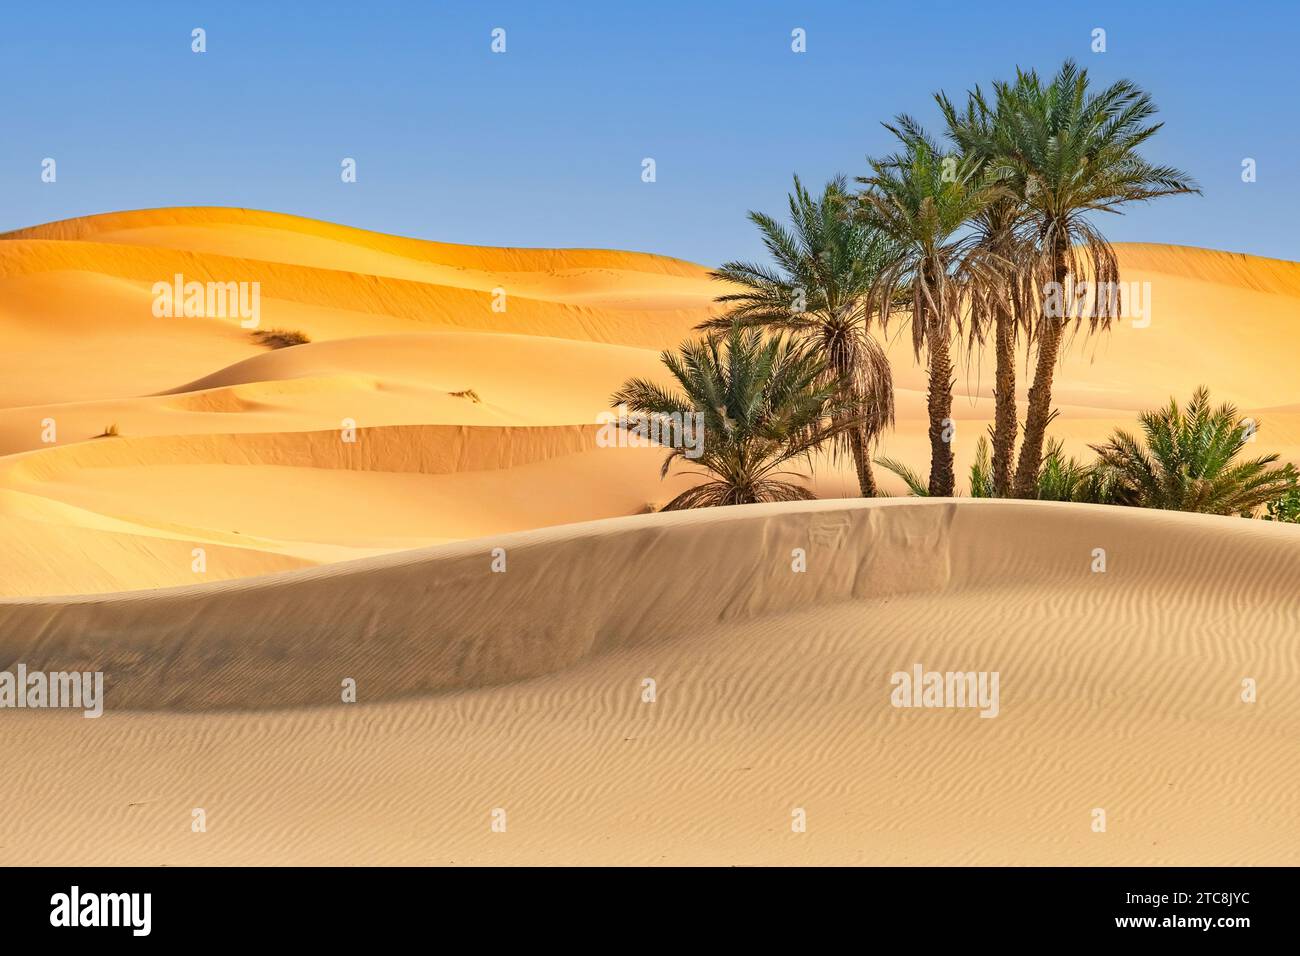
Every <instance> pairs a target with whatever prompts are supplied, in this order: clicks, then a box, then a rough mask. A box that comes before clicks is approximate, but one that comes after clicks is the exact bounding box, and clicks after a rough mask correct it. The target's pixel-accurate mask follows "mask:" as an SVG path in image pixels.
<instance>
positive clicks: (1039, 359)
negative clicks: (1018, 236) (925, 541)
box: [993, 60, 1200, 497]
mask: <svg viewBox="0 0 1300 956" xmlns="http://www.w3.org/2000/svg"><path fill="white" fill-rule="evenodd" d="M995 88H996V90H997V95H998V99H999V101H1005V106H1003V108H1004V109H1005V110H1006V111H1008V112H1009V113H1010V114H1013V120H1012V121H1011V122H1009V123H1006V124H998V125H997V126H996V129H997V130H998V135H997V136H996V138H995V143H996V145H997V153H998V156H997V158H996V159H995V160H994V161H993V172H994V174H995V175H996V176H997V177H998V178H999V179H1000V180H1006V181H1008V182H1009V183H1011V184H1012V187H1011V188H1012V190H1013V192H1015V193H1017V194H1018V195H1019V196H1021V197H1022V198H1023V201H1024V204H1025V212H1026V215H1027V225H1028V233H1029V236H1030V238H1031V239H1032V242H1033V244H1034V249H1035V251H1036V256H1035V260H1036V261H1035V262H1034V265H1033V268H1032V269H1031V270H1030V271H1031V273H1033V275H1032V276H1031V281H1032V282H1033V284H1034V285H1035V287H1036V288H1039V289H1042V288H1043V287H1045V286H1046V284H1047V283H1048V282H1051V283H1054V284H1055V288H1056V289H1057V290H1060V289H1062V288H1063V287H1064V286H1065V284H1066V279H1067V277H1068V276H1071V275H1073V276H1076V277H1084V278H1087V279H1088V280H1089V281H1092V282H1096V283H1115V282H1117V281H1118V279H1119V267H1118V264H1117V263H1116V260H1115V252H1114V249H1112V248H1111V246H1110V243H1109V242H1107V241H1106V239H1105V237H1104V236H1103V235H1102V234H1101V233H1100V232H1099V231H1098V230H1097V229H1096V228H1095V227H1094V226H1093V225H1092V224H1091V223H1090V222H1089V221H1088V219H1087V218H1086V215H1087V214H1088V213H1092V212H1119V211H1120V209H1121V207H1122V206H1124V205H1125V204H1127V203H1132V202H1144V201H1148V200H1151V199H1155V198H1156V197H1159V196H1169V195H1174V194H1177V193H1194V192H1199V191H1200V190H1199V189H1197V187H1196V184H1195V183H1194V182H1192V181H1191V180H1190V179H1189V178H1188V177H1187V175H1186V174H1185V173H1183V172H1181V171H1180V170H1177V169H1174V168H1173V167H1171V166H1153V165H1151V164H1150V163H1148V162H1147V161H1146V160H1144V159H1142V157H1141V156H1139V155H1138V153H1137V148H1138V147H1139V146H1140V145H1141V144H1142V143H1144V142H1145V141H1146V140H1148V139H1150V138H1151V137H1152V136H1153V135H1155V133H1156V131H1157V130H1159V129H1160V126H1161V124H1160V123H1150V122H1148V121H1149V120H1150V119H1151V117H1152V116H1154V115H1155V112H1156V107H1155V104H1154V103H1153V102H1152V101H1151V97H1150V96H1149V95H1148V94H1147V93H1145V92H1143V90H1142V89H1140V88H1139V87H1138V86H1136V85H1135V84H1133V83H1131V82H1129V81H1128V80H1120V81H1119V82H1117V83H1113V84H1112V85H1110V86H1109V87H1107V88H1106V89H1104V90H1102V91H1101V92H1099V93H1091V92H1089V89H1088V72H1087V71H1086V70H1080V69H1079V68H1078V67H1077V66H1076V65H1075V64H1074V62H1073V61H1068V60H1067V61H1066V63H1065V64H1064V65H1063V66H1062V67H1061V69H1060V71H1059V72H1058V73H1057V74H1056V76H1055V77H1054V78H1053V79H1052V81H1051V82H1050V83H1048V84H1047V85H1046V86H1044V85H1043V84H1042V83H1041V82H1040V80H1039V78H1038V75H1037V74H1036V73H1033V72H1029V73H1025V72H1021V71H1018V72H1017V78H1016V82H1015V83H1014V84H1006V83H999V84H996V85H995ZM1103 287H1104V286H1103ZM1054 311H1060V312H1062V314H1060V315H1053V314H1049V313H1051V312H1054ZM1071 311H1073V310H1069V309H1066V310H1060V309H1049V308H1048V307H1047V306H1046V305H1045V304H1044V306H1043V307H1042V308H1041V309H1040V310H1039V312H1040V314H1039V315H1038V316H1037V317H1035V319H1034V321H1033V322H1032V327H1031V338H1032V341H1033V342H1034V343H1035V344H1036V347H1037V355H1036V361H1035V367H1034V378H1033V384H1032V385H1031V386H1030V389H1029V407H1028V414H1027V416H1026V420H1025V432H1024V442H1023V444H1022V445H1021V448H1020V459H1019V462H1018V463H1017V466H1016V475H1015V482H1014V492H1015V494H1016V495H1017V496H1020V497H1033V494H1034V486H1035V482H1036V480H1037V475H1038V471H1039V466H1040V465H1041V463H1042V457H1043V440H1044V436H1045V434H1046V431H1047V426H1048V423H1049V422H1050V421H1051V418H1052V414H1053V412H1052V380H1053V376H1054V374H1055V369H1056V362H1057V359H1058V357H1059V353H1060V347H1061V338H1062V333H1063V332H1064V330H1065V328H1066V326H1067V324H1068V323H1069V322H1070V321H1071V316H1070V314H1069V313H1070V312H1071ZM1091 311H1092V313H1093V314H1092V315H1091V316H1090V317H1089V321H1088V330H1089V331H1090V332H1095V331H1097V330H1099V329H1104V328H1107V327H1108V326H1109V324H1110V320H1111V318H1112V316H1111V315H1110V314H1109V311H1110V310H1105V311H1104V312H1103V313H1102V314H1098V310H1097V309H1093V310H1091ZM1074 321H1075V322H1076V324H1079V323H1081V321H1082V316H1079V315H1075V316H1074Z"/></svg>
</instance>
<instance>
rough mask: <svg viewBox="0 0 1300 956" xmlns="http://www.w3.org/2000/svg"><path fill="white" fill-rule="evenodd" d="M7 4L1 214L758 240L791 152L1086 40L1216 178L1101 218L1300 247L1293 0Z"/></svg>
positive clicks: (845, 139)
mask: <svg viewBox="0 0 1300 956" xmlns="http://www.w3.org/2000/svg"><path fill="white" fill-rule="evenodd" d="M0 20H2V25H0V116H3V129H4V133H3V135H2V136H0V184H2V188H3V199H4V202H3V206H2V207H0V229H8V228H16V227H19V226H25V225H32V224H35V223H39V222H46V221H49V220H54V219H61V218H66V217H69V216H78V215H85V214H89V213H96V212H106V211H109V210H114V209H133V208H141V207H149V206H169V205H218V206H249V207H256V208H260V209H270V210H277V211H281V212H290V213H297V214H300V215H305V216H311V217H315V218H319V219H326V220H331V221H335V222H342V223H346V224H348V225H355V226H361V227H364V228H368V229H376V230H381V231H385V232H393V233H399V234H402V235H412V236H420V237H423V238H428V239H438V240H444V241H449V242H468V243H484V244H491V245H518V246H595V247H613V248H624V249H638V250H645V251H650V252H660V253H666V254H669V255H675V256H681V257H683V258H688V259H694V260H696V261H699V262H703V263H706V264H716V263H718V262H721V261H723V260H725V259H733V258H755V257H759V256H761V247H760V246H759V244H758V242H757V240H756V238H755V235H754V232H753V229H752V227H751V226H750V225H749V223H748V222H747V221H746V220H745V218H744V214H745V211H746V210H747V209H764V210H768V211H772V212H780V211H781V209H782V206H783V203H784V196H785V193H786V190H787V188H788V186H789V182H790V176H791V174H792V173H798V174H799V175H800V176H801V177H802V178H803V179H804V180H805V181H807V182H810V183H814V184H819V183H820V182H821V181H823V180H824V179H826V178H827V177H829V176H831V175H834V174H835V173H837V172H843V173H845V174H848V175H850V176H853V175H858V174H860V173H861V172H863V170H864V169H865V156H866V155H868V154H879V153H881V152H883V151H885V150H886V149H887V148H888V147H889V142H888V137H887V134H886V133H885V132H884V131H883V130H882V129H881V128H880V125H879V124H880V121H881V120H883V119H887V118H889V117H890V116H892V115H893V114H895V113H898V112H900V111H905V112H909V113H913V114H914V115H917V116H918V117H920V118H922V119H924V120H926V121H927V122H931V121H934V120H935V111H934V109H933V105H932V101H931V98H930V94H931V93H932V92H933V91H934V90H937V89H944V90H947V91H949V92H950V93H960V92H962V91H963V90H965V89H966V88H967V87H969V86H970V85H972V84H974V83H976V82H981V83H985V84H987V83H988V81H990V80H991V79H994V78H1002V77H1008V76H1009V75H1011V74H1012V72H1013V70H1014V68H1015V67H1016V66H1017V65H1021V66H1024V67H1031V66H1032V67H1036V68H1038V69H1039V70H1040V71H1041V72H1051V71H1052V70H1054V69H1055V68H1056V67H1057V66H1058V65H1059V64H1060V62H1061V61H1062V60H1063V59H1064V58H1066V57H1071V56H1072V57H1075V58H1076V59H1078V60H1079V61H1080V62H1081V63H1082V65H1084V66H1086V67H1087V68H1088V69H1089V70H1090V71H1091V73H1092V74H1093V76H1094V78H1095V80H1097V81H1110V80H1113V79H1117V78H1119V77H1128V78H1130V79H1133V80H1135V81H1136V82H1138V83H1139V84H1141V85H1142V86H1143V87H1145V88H1146V89H1147V90H1149V91H1150V92H1151V93H1152V94H1153V96H1154V97H1155V100H1156V102H1157V104H1158V105H1159V106H1160V108H1161V114H1162V118H1163V119H1164V120H1165V121H1166V123H1167V126H1166V128H1165V130H1163V131H1162V132H1161V133H1160V134H1158V136H1157V137H1156V139H1155V140H1154V141H1153V142H1152V145H1151V148H1150V149H1149V150H1148V155H1149V157H1150V158H1152V159H1154V160H1157V161H1161V162H1167V163H1171V164H1173V165H1176V166H1180V167H1182V168H1183V169H1185V170H1186V171H1188V172H1189V173H1191V174H1192V175H1193V176H1194V177H1195V178H1196V179H1197V180H1199V181H1200V183H1201V185H1202V188H1203V189H1204V191H1205V195H1204V197H1201V198H1197V197H1178V198H1171V199H1165V200H1161V201H1159V202H1157V203H1155V204H1153V205H1151V206H1148V207H1145V208H1136V209H1134V210H1133V211H1132V212H1131V213H1129V214H1128V215H1127V216H1124V217H1119V218H1117V217H1104V218H1103V221H1102V225H1103V228H1105V229H1106V231H1107V234H1108V235H1109V236H1110V237H1111V238H1112V239H1115V240H1145V241H1153V242H1176V243H1185V244H1188V245H1197V246H1208V247H1214V248H1220V249H1228V250H1231V251H1237V252H1250V253H1255V254H1259V255H1268V256H1275V257H1279V258H1290V259H1300V240H1297V231H1296V227H1295V224H1296V221H1297V219H1298V218H1300V3H1297V2H1296V0H1286V2H1281V0H1277V2H1271V0H1250V2H1245V3H1241V2H1237V3H1227V2H1220V3H1210V2H1204V0H1176V2H1175V0H1156V2H1145V0H1144V2H1137V0H1128V2H1123V3H1108V2H1089V3H1070V2H1061V0H1033V2H1014V3H1012V2H999V0H981V2H978V3H975V2H968V0H962V2H947V0H929V2H925V3H911V2H906V0H895V2H890V3H881V2H849V0H839V2H831V0H826V2H777V0H745V2H740V0H736V2H729V0H728V2H708V0H694V2H687V0H648V2H634V0H617V2H616V0H604V2H594V0H591V2H577V0H575V2H563V0H521V2H503V0H472V2H471V0H456V2H449V0H446V2H440V0H420V2H409V3H397V2H388V0H366V2H347V3H339V2H319V0H313V2H310V3H308V2H289V0H280V2H272V0H257V2H251V0H250V2H244V0H224V2H219V3H217V2H214V3H187V2H163V0H158V2H153V3H145V2H114V3H108V2H100V0H95V2H81V3H19V2H17V0H5V2H4V4H3V13H2V14H0ZM194 27H203V28H204V29H206V31H207V52H206V53H203V54H195V53H192V52H191V49H190V45H191V39H190V32H191V30H192V29H193V28H194ZM495 27H501V28H504V29H505V30H506V53H504V54H494V53H492V52H491V50H490V43H491V36H490V34H491V31H492V30H493V28H495ZM796 27H800V28H803V29H804V30H806V32H807V52H806V53H802V54H796V53H794V52H792V51H791V30H793V29H794V28H796ZM1095 27H1101V28H1104V29H1105V30H1106V40H1107V50H1106V52H1105V53H1093V52H1092V51H1091V43H1092V36H1091V33H1092V30H1093V29H1094V28H1095ZM45 157H52V158H54V159H55V160H56V161H57V164H58V165H57V176H58V178H57V182H55V183H52V184H51V183H43V182H41V177H40V173H41V161H42V160H43V159H44V158H45ZM344 157H353V158H355V159H356V161H357V180H358V181H357V182H356V183H351V184H345V183H343V182H342V181H341V179H340V161H341V160H342V159H343V158H344ZM645 157H652V158H654V160H655V162H656V167H657V168H656V173H657V181H656V182H654V183H643V182H642V181H641V161H642V159H643V158H645ZM1245 157H1250V158H1253V159H1255V160H1256V163H1257V176H1258V179H1257V181H1256V182H1254V183H1243V182H1242V181H1241V162H1242V159H1243V158H1245Z"/></svg>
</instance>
